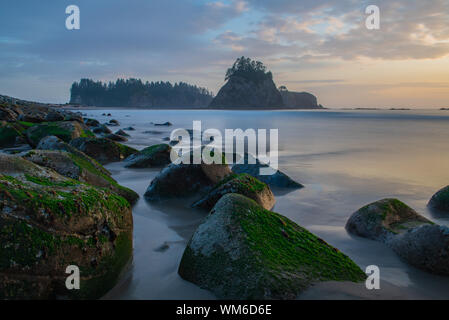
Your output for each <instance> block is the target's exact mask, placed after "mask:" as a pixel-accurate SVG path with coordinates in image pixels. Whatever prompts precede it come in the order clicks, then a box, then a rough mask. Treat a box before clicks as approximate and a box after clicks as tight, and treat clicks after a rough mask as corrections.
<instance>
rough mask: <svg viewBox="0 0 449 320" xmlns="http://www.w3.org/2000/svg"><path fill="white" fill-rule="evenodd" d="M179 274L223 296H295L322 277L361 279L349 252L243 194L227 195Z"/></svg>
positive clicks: (187, 251) (206, 222) (201, 229)
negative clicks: (348, 254)
mask: <svg viewBox="0 0 449 320" xmlns="http://www.w3.org/2000/svg"><path fill="white" fill-rule="evenodd" d="M178 272H179V274H180V276H181V277H182V278H183V279H185V280H187V281H190V282H193V283H195V284H197V285H198V286H200V287H201V288H204V289H208V290H210V291H212V292H213V293H214V294H215V295H216V296H217V297H218V298H219V299H243V300H248V299H256V300H260V299H295V298H296V297H297V295H298V294H299V293H300V292H301V291H302V290H304V289H306V288H307V287H308V286H310V285H311V284H313V283H315V282H319V281H331V280H336V281H354V282H358V281H362V280H364V279H365V277H366V275H365V274H364V273H363V271H362V270H361V269H360V268H359V267H358V266H357V265H356V264H355V263H354V262H353V261H352V260H351V259H350V258H348V257H347V256H346V255H344V254H343V253H342V252H340V251H339V250H338V249H336V248H334V247H332V246H330V245H329V244H327V243H326V242H325V241H323V240H322V239H320V238H318V237H316V236H315V235H313V234H312V233H310V232H309V231H307V230H306V229H304V228H302V227H300V226H299V225H297V224H296V223H294V222H293V221H291V220H289V219H288V218H286V217H283V216H281V215H279V214H277V213H274V212H270V211H268V210H265V209H263V208H262V207H260V206H259V205H258V204H257V203H256V202H254V201H253V200H251V199H249V198H246V197H244V196H242V195H238V194H227V195H225V196H223V197H222V198H221V199H220V200H219V201H218V203H217V204H216V205H215V207H214V208H213V209H212V211H211V212H210V214H209V215H208V216H207V218H206V219H205V220H204V221H203V223H202V224H201V225H200V226H199V227H198V229H197V230H196V232H195V234H194V235H193V236H192V238H191V240H190V241H189V243H188V245H187V248H186V249H185V251H184V254H183V257H182V260H181V263H180V266H179V270H178Z"/></svg>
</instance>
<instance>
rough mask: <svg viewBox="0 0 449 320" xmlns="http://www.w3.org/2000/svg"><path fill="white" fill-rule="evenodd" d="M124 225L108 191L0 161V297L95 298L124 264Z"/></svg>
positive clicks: (120, 202) (128, 246) (126, 216)
mask: <svg viewBox="0 0 449 320" xmlns="http://www.w3.org/2000/svg"><path fill="white" fill-rule="evenodd" d="M132 224H133V223H132V214H131V208H130V205H129V203H128V201H126V200H125V199H124V198H122V197H120V196H118V195H116V194H115V193H113V192H109V191H106V189H102V188H95V187H92V186H89V185H86V184H84V183H80V182H78V181H76V180H73V179H69V178H66V177H63V176H61V175H59V174H58V173H56V172H55V171H53V170H51V169H48V168H42V167H40V166H38V165H36V164H33V163H32V162H29V161H27V160H24V159H22V158H20V157H17V156H5V155H0V252H1V254H0V299H54V298H74V299H77V298H87V299H94V298H100V297H101V296H102V295H104V294H105V293H106V292H107V291H108V290H110V289H111V288H112V287H113V286H114V285H115V283H116V281H117V279H118V278H119V276H120V275H121V273H122V272H123V271H124V269H125V267H126V266H127V264H128V262H129V261H130V260H131V257H132V229H133V228H132ZM69 265H76V266H78V267H79V268H80V270H81V274H80V275H81V285H80V290H67V288H66V286H65V281H66V277H67V274H66V268H67V267H68V266H69Z"/></svg>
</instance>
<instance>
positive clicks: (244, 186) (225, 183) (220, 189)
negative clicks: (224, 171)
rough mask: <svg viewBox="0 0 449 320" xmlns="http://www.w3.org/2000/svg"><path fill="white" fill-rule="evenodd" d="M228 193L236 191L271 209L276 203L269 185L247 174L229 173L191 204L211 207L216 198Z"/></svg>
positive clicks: (206, 207)
mask: <svg viewBox="0 0 449 320" xmlns="http://www.w3.org/2000/svg"><path fill="white" fill-rule="evenodd" d="M228 193H238V194H241V195H244V196H246V197H248V198H250V199H253V200H254V201H256V202H257V203H258V204H259V205H260V206H261V207H263V208H264V209H267V210H271V209H272V208H273V206H274V204H275V203H276V199H275V198H274V195H273V192H271V189H270V187H269V186H268V185H267V184H265V183H263V182H261V181H259V180H257V179H256V178H254V177H252V176H250V175H249V174H246V173H242V174H231V175H229V176H228V177H226V178H224V179H223V180H222V181H220V182H219V183H218V184H217V185H216V186H215V187H214V188H213V189H212V190H211V191H209V193H208V194H206V195H205V196H204V197H202V198H201V199H200V200H198V201H196V202H195V203H194V204H193V207H198V208H204V209H208V210H210V209H212V208H213V207H214V206H215V204H216V203H217V201H218V200H220V198H221V197H223V196H224V195H225V194H228Z"/></svg>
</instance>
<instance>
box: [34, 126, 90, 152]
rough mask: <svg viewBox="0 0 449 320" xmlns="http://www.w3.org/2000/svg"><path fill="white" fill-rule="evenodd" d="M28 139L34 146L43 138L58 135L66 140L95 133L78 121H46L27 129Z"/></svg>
mask: <svg viewBox="0 0 449 320" xmlns="http://www.w3.org/2000/svg"><path fill="white" fill-rule="evenodd" d="M26 134H27V137H28V141H29V142H30V144H31V145H32V146H33V147H36V146H37V145H38V144H39V141H40V140H41V139H42V138H45V137H47V136H56V137H58V138H60V139H62V140H63V141H65V142H70V140H72V139H76V138H80V137H93V136H94V134H93V133H92V132H90V131H89V130H88V129H85V128H84V126H83V125H82V124H81V123H79V122H78V121H57V122H44V123H41V124H38V125H35V126H32V127H31V128H29V129H28V130H27V133H26Z"/></svg>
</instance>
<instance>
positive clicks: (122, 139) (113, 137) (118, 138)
mask: <svg viewBox="0 0 449 320" xmlns="http://www.w3.org/2000/svg"><path fill="white" fill-rule="evenodd" d="M104 137H105V138H106V139H109V140H112V141H117V142H126V141H128V139H127V138H126V137H124V136H121V135H118V134H114V133H110V134H107V135H105V136H104Z"/></svg>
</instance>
